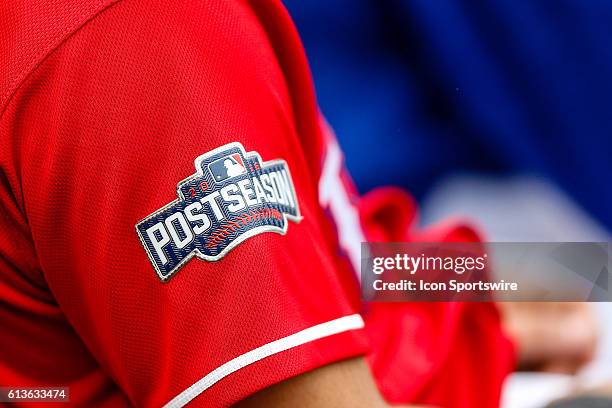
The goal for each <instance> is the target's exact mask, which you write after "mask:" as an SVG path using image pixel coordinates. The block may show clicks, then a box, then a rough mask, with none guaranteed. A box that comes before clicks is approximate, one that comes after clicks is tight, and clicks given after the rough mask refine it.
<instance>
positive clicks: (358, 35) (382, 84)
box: [285, 0, 612, 229]
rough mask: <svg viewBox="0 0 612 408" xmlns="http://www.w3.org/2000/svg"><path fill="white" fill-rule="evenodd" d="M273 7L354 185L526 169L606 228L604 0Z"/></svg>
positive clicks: (609, 82) (610, 127)
mask: <svg viewBox="0 0 612 408" xmlns="http://www.w3.org/2000/svg"><path fill="white" fill-rule="evenodd" d="M285 4H286V6H287V8H288V9H289V12H290V13H291V15H292V17H293V19H294V21H295V23H296V25H297V27H298V30H299V32H300V35H301V36H302V39H303V42H304V45H305V48H306V52H307V54H308V57H309V61H310V64H311V68H312V71H313V76H314V79H315V86H316V89H317V94H318V98H319V103H320V105H321V108H322V111H323V112H324V114H325V115H326V117H327V118H328V120H329V122H330V123H331V124H332V126H333V127H334V129H335V130H336V134H337V136H338V139H339V140H340V143H341V145H342V147H343V150H344V151H345V154H346V159H347V166H348V168H349V170H350V172H351V174H352V176H353V178H354V179H355V182H356V184H357V186H358V188H359V190H360V191H361V192H366V191H368V190H369V189H371V188H373V187H375V186H379V185H389V184H395V185H400V186H402V187H404V188H406V189H407V190H409V191H410V192H411V193H412V194H413V195H415V196H416V198H417V199H418V200H422V199H423V197H424V196H425V195H426V194H427V193H428V192H429V189H430V188H431V187H432V186H434V185H435V184H436V183H437V182H438V181H439V180H440V179H441V178H443V177H445V176H447V175H448V174H454V173H461V172H478V173H485V174H489V175H496V176H497V175H498V176H505V175H512V174H532V175H536V176H538V177H542V178H544V179H546V180H549V181H550V182H551V183H553V184H554V185H555V186H558V187H559V189H560V190H562V191H564V192H565V193H566V194H568V195H569V196H570V197H572V199H573V200H575V201H576V202H577V203H579V206H580V207H581V208H583V209H586V211H587V212H588V213H589V214H590V215H592V216H593V217H594V218H596V219H597V220H598V221H599V222H600V223H602V224H603V225H605V226H607V227H608V229H610V227H612V205H611V204H612V191H611V189H610V184H611V183H610V176H611V170H612V163H611V156H612V154H611V153H612V79H611V75H612V45H611V44H612V41H611V40H612V1H609V0H586V1H584V0H573V1H564V0H559V1H538V2H533V1H515V0H497V1H486V2H485V1H456V0H455V1H446V0H435V1H432V0H405V1H391V0H371V1H364V0H351V1H349V0H337V1H321V0H309V1H298V0H287V1H285ZM528 195H529V193H528Z"/></svg>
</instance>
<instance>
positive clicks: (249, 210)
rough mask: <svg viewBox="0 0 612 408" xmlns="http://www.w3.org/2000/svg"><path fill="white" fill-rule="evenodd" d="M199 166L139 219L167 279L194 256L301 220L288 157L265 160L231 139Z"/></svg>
mask: <svg viewBox="0 0 612 408" xmlns="http://www.w3.org/2000/svg"><path fill="white" fill-rule="evenodd" d="M195 168H196V173H195V174H194V175H192V176H190V177H188V178H186V179H185V180H183V181H181V182H180V183H179V184H178V186H177V195H178V199H177V200H174V201H173V202H171V203H170V204H168V205H166V206H164V207H163V208H161V209H159V210H157V211H155V212H154V213H153V214H151V215H149V216H148V217H146V218H145V219H143V220H142V221H140V222H139V223H138V224H136V231H137V233H138V236H139V237H140V241H141V242H142V244H143V246H144V248H145V250H146V251H147V254H148V256H149V259H150V260H151V263H152V264H153V267H154V268H155V271H156V272H157V274H158V276H159V277H160V279H161V280H162V281H164V280H166V279H168V278H169V277H170V276H172V274H174V273H175V272H176V271H177V270H178V269H180V268H181V267H182V266H183V265H184V264H185V263H186V262H187V261H189V260H190V259H191V258H192V257H194V256H197V257H198V258H200V259H204V260H206V261H218V260H219V259H221V258H222V257H223V256H225V255H226V254H227V253H228V252H229V251H230V250H231V249H232V248H234V247H235V246H236V245H238V244H240V243H241V242H242V241H244V240H245V239H247V238H249V237H252V236H255V235H257V234H261V233H262V232H266V231H271V232H277V233H279V234H284V233H285V232H286V231H287V222H288V220H292V221H294V222H299V221H300V219H301V216H300V210H299V207H298V201H297V197H296V195H295V189H294V187H293V181H292V179H291V174H290V173H289V168H288V167H287V163H286V162H285V161H284V160H272V161H267V162H262V161H261V157H260V156H259V154H258V153H257V152H249V153H246V152H245V150H244V148H243V147H242V144H240V143H230V144H227V145H225V146H222V147H219V148H217V149H215V150H213V151H210V152H208V153H206V154H203V155H202V156H199V157H198V158H196V159H195Z"/></svg>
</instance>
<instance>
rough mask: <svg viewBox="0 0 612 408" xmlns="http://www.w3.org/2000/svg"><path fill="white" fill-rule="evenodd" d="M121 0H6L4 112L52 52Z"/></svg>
mask: <svg viewBox="0 0 612 408" xmlns="http://www.w3.org/2000/svg"><path fill="white" fill-rule="evenodd" d="M118 1H119V0H98V1H91V0H89V1H87V0H3V1H2V5H1V6H0V9H1V10H0V113H1V112H3V111H4V109H5V107H6V105H7V104H8V102H9V101H10V99H11V96H12V95H13V94H14V93H15V91H16V90H17V89H18V88H19V85H20V84H21V83H22V82H23V81H24V80H25V79H26V78H27V76H28V75H29V74H30V73H31V72H32V71H33V70H35V69H36V67H37V66H38V65H39V64H40V63H41V62H42V61H43V60H44V59H45V58H46V57H47V56H48V55H49V54H51V53H52V52H53V51H54V50H55V49H57V47H59V46H60V45H61V44H62V43H63V42H64V41H65V40H66V39H67V38H68V37H70V36H71V35H73V34H74V33H75V32H76V31H78V30H79V29H80V28H81V27H82V26H83V25H85V24H86V23H87V22H88V21H90V20H91V19H92V18H94V17H95V16H96V15H97V14H98V13H100V12H102V11H103V10H104V9H106V8H107V7H109V6H111V5H112V4H114V3H116V2H118ZM9 39H10V40H9Z"/></svg>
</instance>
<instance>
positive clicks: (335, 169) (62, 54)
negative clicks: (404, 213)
mask: <svg viewBox="0 0 612 408" xmlns="http://www.w3.org/2000/svg"><path fill="white" fill-rule="evenodd" d="M0 19H1V20H0V39H1V41H0V47H1V48H0V61H1V63H0V74H1V76H0V98H1V99H0V115H1V116H0V323H1V325H2V333H1V336H0V385H10V386H67V387H70V400H71V402H72V403H73V404H74V405H77V406H113V407H114V406H127V405H137V406H154V407H157V406H164V405H166V406H171V407H176V406H184V405H186V404H188V403H191V404H192V405H193V406H213V407H214V406H228V405H231V404H232V403H235V402H237V401H240V400H242V399H244V398H245V397H247V396H249V395H251V394H253V393H255V392H257V391H258V390H261V389H263V388H265V387H268V386H270V385H272V384H275V383H278V382H280V381H283V380H286V379H288V378H291V377H294V376H296V375H299V374H301V373H304V372H306V371H309V370H312V369H315V368H317V367H321V366H324V365H327V364H330V363H332V362H335V361H338V360H342V359H346V358H350V357H355V356H362V355H365V354H366V353H367V352H368V350H372V353H371V354H370V357H369V359H370V360H369V361H370V363H371V364H372V366H373V367H374V368H375V369H374V372H375V374H377V379H378V380H379V384H380V385H381V390H383V392H385V393H386V394H387V395H390V396H392V397H394V398H395V399H407V398H422V399H427V398H429V396H430V395H441V394H444V388H443V387H439V386H436V384H435V383H434V382H432V380H428V381H422V382H418V381H417V382H415V381H414V380H413V378H411V376H406V375H404V376H402V377H401V378H398V379H396V380H395V382H394V383H391V382H389V381H388V380H385V375H384V372H386V371H388V370H386V369H384V368H383V369H380V367H382V366H381V364H383V363H381V362H380V361H381V360H379V359H378V358H377V357H376V355H377V353H378V352H377V351H376V349H380V348H382V347H387V346H388V345H387V344H385V343H386V341H381V338H380V337H379V336H376V335H373V334H372V333H367V332H366V329H365V328H364V318H363V317H362V314H361V313H360V312H362V311H363V309H364V307H363V305H361V303H360V300H359V292H358V283H357V281H358V279H357V277H356V274H355V267H354V266H355V265H358V261H359V243H360V242H361V241H363V240H365V238H366V237H365V235H364V233H363V232H362V230H361V226H362V224H364V223H365V224H368V223H367V222H365V221H364V220H365V218H364V216H363V214H364V213H367V211H366V212H364V209H363V207H362V208H359V207H358V206H357V207H356V206H354V205H353V204H355V203H354V199H355V197H354V196H353V195H352V193H350V190H347V184H348V180H347V178H346V175H345V174H344V173H343V172H342V159H341V154H340V152H339V148H338V146H337V145H336V144H335V142H334V141H333V140H334V139H333V136H331V134H330V132H329V130H328V129H327V126H326V125H325V123H324V122H323V121H322V120H321V119H320V115H319V112H318V109H317V104H316V101H315V97H314V93H313V90H312V84H311V79H310V74H309V70H308V66H307V63H306V59H305V56H304V53H303V51H302V48H301V44H300V41H299V38H298V36H297V34H296V32H295V29H294V27H293V25H292V23H291V20H290V18H289V16H288V15H287V13H286V11H285V10H284V8H283V7H282V5H281V4H280V3H279V2H277V1H263V0H262V1H255V0H253V1H221V2H218V1H207V0H199V1H187V0H184V1H172V2H168V1H158V0H148V1H144V0H121V1H120V0H104V1H96V2H92V1H78V0H72V1H68V0H47V1H41V0H29V1H24V0H21V1H19V0H9V1H6V2H5V3H4V4H3V5H2V16H1V17H0ZM373 229H374V230H375V228H374V227H373ZM415 307H416V306H415ZM424 313H428V312H424ZM442 313H443V314H444V313H446V311H445V310H442ZM383 314H384V315H385V316H387V317H390V316H393V315H391V314H385V313H383ZM372 316H376V315H375V314H373V315H372ZM387 317H385V319H387ZM366 319H367V317H366ZM382 320H384V319H376V320H373V321H372V322H373V323H376V322H378V323H379V325H381V324H382V323H380V322H381V321H382ZM448 321H450V322H451V323H452V324H451V325H450V326H449V325H448V324H449V323H448ZM448 321H443V322H442V325H443V327H445V328H447V329H448V330H449V331H450V332H454V331H457V330H459V329H458V325H457V322H459V321H460V320H459V319H457V318H456V317H455V315H451V316H450V317H449V320H448ZM388 323H392V322H388ZM484 326H485V328H484V329H483V330H485V329H486V330H489V331H490V332H492V333H498V326H496V325H495V324H494V323H492V324H490V323H486V324H484ZM372 327H375V328H376V330H378V328H377V326H376V325H375V324H373V325H372ZM406 341H411V340H410V339H409V338H406ZM415 344H417V345H418V343H415ZM496 344H501V343H500V342H498V343H496ZM392 347H394V350H395V352H396V353H401V350H402V349H403V348H402V347H397V346H395V345H394V346H392ZM406 350H410V352H411V353H413V352H414V348H406ZM378 355H380V356H384V354H382V353H380V354H378ZM447 355H448V353H443V354H440V356H441V357H440V358H441V359H442V360H444V356H447ZM386 364H387V365H388V362H387V363H386ZM491 364H492V366H494V367H497V365H495V364H494V363H491ZM383 366H384V364H383ZM376 367H378V368H376ZM406 367H409V366H406ZM456 367H459V366H457V365H456ZM439 368H440V365H436V366H435V367H433V366H432V367H428V368H427V369H426V370H424V371H426V374H423V373H421V372H419V373H418V376H420V377H427V378H429V377H431V378H438V377H437V376H436V373H439ZM485 371H486V370H485ZM467 375H471V377H470V378H476V375H475V373H471V374H470V372H469V371H468V374H467ZM491 378H494V379H495V381H497V383H500V382H501V379H500V378H501V377H500V376H495V377H491ZM491 381H492V382H495V381H494V380H491ZM409 384H417V385H415V386H412V388H410V387H409ZM432 384H433V385H432ZM406 387H409V388H406ZM415 387H416V388H415ZM391 389H393V390H395V391H391ZM417 389H418V390H419V392H420V394H419V392H417V391H416V390H417ZM402 390H404V391H402ZM406 390H408V391H406ZM393 392H396V393H395V394H393ZM493 394H494V393H493ZM493 394H492V395H493ZM479 395H480V394H478V393H476V392H472V393H470V395H469V396H468V397H466V398H463V399H462V400H461V401H462V402H461V403H463V404H467V403H469V402H473V401H481V399H479V398H481V397H479ZM490 400H491V398H488V399H487V401H490ZM466 401H467V402H466ZM26 405H27V404H26ZM457 406H467V405H457Z"/></svg>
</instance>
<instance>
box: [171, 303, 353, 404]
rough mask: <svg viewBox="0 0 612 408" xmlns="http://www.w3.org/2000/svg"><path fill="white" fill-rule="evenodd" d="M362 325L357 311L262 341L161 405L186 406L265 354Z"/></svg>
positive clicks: (275, 352)
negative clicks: (254, 347) (275, 338)
mask: <svg viewBox="0 0 612 408" xmlns="http://www.w3.org/2000/svg"><path fill="white" fill-rule="evenodd" d="M363 326H364V322H363V319H362V317H361V316H360V315H359V314H353V315H349V316H344V317H340V318H338V319H334V320H330V321H328V322H325V323H321V324H317V325H316V326H312V327H309V328H307V329H304V330H302V331H299V332H297V333H294V334H292V335H289V336H287V337H283V338H281V339H278V340H275V341H273V342H271V343H267V344H264V345H263V346H261V347H257V348H256V349H253V350H251V351H249V352H247V353H244V354H242V355H240V356H238V357H236V358H234V359H232V360H230V361H228V362H227V363H225V364H223V365H221V366H220V367H218V368H216V369H214V370H213V371H211V372H210V373H208V374H206V375H205V376H204V377H203V378H202V379H200V380H199V381H197V382H196V383H195V384H193V385H192V386H191V387H189V388H187V389H186V390H185V391H183V392H181V393H180V394H178V395H177V396H176V397H174V398H173V399H172V400H171V401H170V402H168V403H167V404H166V405H164V408H175V407H183V406H185V405H186V404H188V403H189V402H190V401H191V400H192V399H194V398H195V397H197V396H198V395H200V394H201V393H202V392H204V391H206V390H207V389H208V388H210V387H212V386H213V385H214V384H215V383H217V382H218V381H220V380H221V379H223V378H224V377H226V376H228V375H230V374H232V373H234V372H236V371H238V370H240V369H241V368H243V367H246V366H248V365H249V364H253V363H255V362H257V361H259V360H262V359H264V358H266V357H270V356H272V355H274V354H277V353H280V352H282V351H285V350H289V349H291V348H293V347H297V346H301V345H302V344H305V343H309V342H311V341H314V340H317V339H321V338H323V337H328V336H332V335H334V334H338V333H342V332H345V331H349V330H355V329H361V328H362V327H363Z"/></svg>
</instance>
